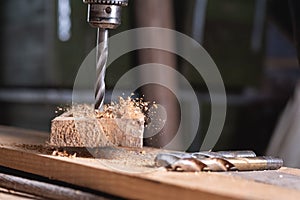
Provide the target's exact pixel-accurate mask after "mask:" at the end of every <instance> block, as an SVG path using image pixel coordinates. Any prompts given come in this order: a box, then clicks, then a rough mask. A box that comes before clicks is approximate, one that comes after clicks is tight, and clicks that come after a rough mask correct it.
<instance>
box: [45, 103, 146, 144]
mask: <svg viewBox="0 0 300 200" xmlns="http://www.w3.org/2000/svg"><path fill="white" fill-rule="evenodd" d="M144 121H145V119H144V114H143V113H142V111H141V109H140V108H139V107H138V106H136V103H135V102H134V101H132V100H131V99H127V100H124V99H120V102H119V103H118V104H111V105H105V107H104V109H103V111H98V110H94V108H93V107H92V106H89V105H76V106H73V107H72V108H71V109H70V110H69V111H67V112H65V113H63V114H62V115H60V116H58V117H56V118H54V119H53V120H52V122H51V134H50V142H49V145H51V146H58V147H103V146H125V147H142V146H143V132H144Z"/></svg>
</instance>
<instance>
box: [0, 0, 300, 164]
mask: <svg viewBox="0 0 300 200" xmlns="http://www.w3.org/2000/svg"><path fill="white" fill-rule="evenodd" d="M296 4H299V3H297V1H293V0H291V1H280V0H269V1H267V0H248V1H244V0H223V1H219V0H189V1H180V0H164V1H160V0H129V6H128V7H127V8H125V9H123V13H122V15H123V17H122V24H121V26H120V27H119V28H118V29H116V30H112V31H110V35H114V34H117V33H119V32H122V31H124V30H128V29H131V28H136V27H143V26H160V27H166V28H171V29H174V30H177V31H179V32H182V33H184V34H186V35H188V36H190V37H192V38H194V39H195V40H196V41H198V42H199V43H200V44H202V45H203V47H204V48H205V49H206V50H207V52H208V53H209V54H210V55H211V57H212V59H213V60H214V61H215V63H216V65H217V66H218V69H219V71H220V73H221V75H222V77H223V80H224V83H225V87H226V92H227V98H228V99H227V100H228V110H227V116H226V122H225V126H224V130H223V132H222V136H221V138H220V139H219V141H218V143H217V145H216V147H215V149H214V150H229V149H230V150H234V149H251V150H254V151H255V152H257V154H265V153H266V152H267V149H268V147H269V146H270V145H271V144H270V141H272V138H273V137H274V134H273V133H274V132H276V131H275V130H276V127H278V122H279V119H280V116H281V113H282V112H283V110H284V109H285V107H286V105H287V102H288V101H289V100H290V99H293V96H294V91H295V87H296V85H297V82H298V79H299V76H300V71H299V67H298V59H297V49H296V47H297V43H296V41H297V40H295V34H294V32H295V27H296V28H297V23H299V19H298V18H297V16H296V15H297V14H295V12H293V10H296V9H297V8H299V6H298V7H297V5H296ZM0 9H1V10H0V21H1V31H0V49H1V54H0V110H1V114H0V124H1V125H9V126H16V127H22V128H30V129H36V130H42V131H46V132H49V130H50V123H51V119H53V118H54V117H55V116H56V115H57V113H56V112H55V111H56V110H57V108H58V107H64V106H66V105H70V104H71V95H72V88H73V83H74V80H75V76H76V73H77V70H78V68H79V66H80V65H81V63H82V61H83V60H84V58H85V57H86V55H87V54H88V53H89V52H90V51H91V50H92V49H93V48H94V47H95V41H96V30H95V29H93V28H91V27H90V26H89V25H88V23H87V22H86V13H87V6H86V5H85V4H83V3H82V1H81V0H53V1H46V0H44V1H41V0H21V1H20V0H10V1H1V2H0ZM110 51H113V49H110ZM147 53H149V52H147V51H145V52H132V53H129V54H126V55H124V56H122V57H121V58H119V59H118V60H117V61H115V62H114V63H113V64H112V66H111V67H110V68H109V70H108V72H107V75H106V84H107V89H108V93H109V90H110V89H112V87H113V86H114V84H115V83H116V82H117V81H118V79H119V78H120V77H121V76H122V75H123V74H124V73H125V72H126V71H128V70H129V69H130V66H135V65H136V64H138V63H139V64H140V63H146V62H147V61H149V60H147V57H146V58H145V56H143V55H145V54H147ZM150 53H151V52H150ZM143 58H145V59H143ZM168 59H169V58H168ZM168 59H163V60H164V61H166V60H168ZM170 60H171V61H170V62H172V63H173V65H174V66H176V67H175V68H176V69H177V70H178V71H180V72H181V73H182V74H184V75H185V77H186V78H187V79H188V80H189V81H190V83H191V84H192V86H193V88H194V89H195V91H196V92H197V95H198V98H199V102H200V105H199V106H200V110H201V121H200V122H199V125H200V131H199V134H198V137H197V138H196V139H195V141H194V143H193V144H192V145H191V147H190V150H191V151H193V150H197V148H199V143H200V142H199V141H201V138H203V133H205V132H206V130H207V126H208V124H209V119H210V100H209V98H208V93H207V88H206V86H205V83H204V82H203V80H202V78H201V76H200V75H199V74H197V73H195V70H193V68H192V67H191V66H189V64H188V63H187V62H186V61H185V60H184V59H182V58H179V57H174V56H173V58H170ZM164 61H163V62H164ZM166 64H168V62H167V61H166ZM154 87H155V86H154ZM163 93H165V92H163ZM154 100H155V98H154ZM191 116H192V115H191ZM289 119H290V120H295V121H296V122H297V117H291V118H289ZM299 119H300V118H299ZM191 120H192V117H191ZM288 122H290V121H289V120H288ZM288 122H285V123H288ZM278 134H279V133H278ZM282 134H284V133H281V135H282ZM272 136H273V137H272ZM281 140H282V139H281ZM298 141H299V142H300V138H299V140H298ZM276 144H280V142H279V143H278V142H277V143H276ZM271 146H272V145H271ZM273 146H274V145H273ZM275 146H276V145H275ZM274 149H275V150H274ZM278 149H280V145H279V146H278V145H277V149H276V148H273V150H272V151H269V153H273V154H278V155H280V156H283V157H284V156H285V154H288V152H285V153H283V154H281V153H280V152H279V150H278ZM287 165H291V166H298V167H300V164H299V165H298V163H291V164H289V163H287Z"/></svg>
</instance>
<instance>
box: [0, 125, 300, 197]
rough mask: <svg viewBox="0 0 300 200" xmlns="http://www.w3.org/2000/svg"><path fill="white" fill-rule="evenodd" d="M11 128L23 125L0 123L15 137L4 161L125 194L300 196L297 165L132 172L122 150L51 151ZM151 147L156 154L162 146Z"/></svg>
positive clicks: (2, 150) (5, 147)
mask: <svg viewBox="0 0 300 200" xmlns="http://www.w3.org/2000/svg"><path fill="white" fill-rule="evenodd" d="M7 129H9V131H7ZM8 132H15V133H19V130H18V129H15V128H7V127H0V141H1V142H2V138H6V140H5V141H10V142H11V143H10V144H8V143H6V144H2V145H0V165H2V166H6V167H9V168H14V169H18V170H22V171H26V172H29V173H34V174H38V175H42V176H46V177H49V178H51V179H56V180H61V181H65V182H68V183H72V184H75V185H79V186H83V187H88V188H91V189H95V190H99V191H102V192H105V193H109V194H113V195H117V196H120V197H124V198H130V199H212V200H216V199H300V188H299V185H300V170H298V169H291V168H285V167H284V168H282V169H280V170H276V171H260V172H243V173H241V172H230V173H206V172H201V173H178V172H166V171H164V170H160V169H155V168H153V166H152V165H151V164H147V165H141V166H137V167H139V168H140V169H144V172H143V173H137V172H133V171H129V170H128V169H127V168H126V166H125V163H122V164H120V163H119V167H120V165H124V166H122V168H118V167H117V166H118V155H116V157H115V158H113V157H110V159H105V158H97V159H95V158H94V159H93V158H77V157H76V158H72V157H59V156H51V155H47V154H45V153H42V152H41V151H39V150H36V149H34V148H32V149H29V148H24V146H22V145H18V144H16V143H15V142H13V140H14V139H13V138H12V139H10V140H8V139H7V138H8V137H9V136H7V135H6V134H5V133H8ZM21 132H22V134H20V135H19V138H27V140H29V139H28V134H29V135H30V134H31V132H30V131H28V132H27V134H26V132H25V131H21ZM3 133H4V134H3ZM3 135H6V136H3ZM31 135H32V134H31ZM46 139H47V135H45V137H44V138H42V137H40V142H41V144H43V142H44V141H45V140H46ZM19 141H21V140H19ZM1 142H0V143H1ZM125 150H126V149H125ZM125 150H124V152H123V153H124V155H125V152H126V151H125ZM143 151H145V152H143ZM153 151H154V153H155V151H156V153H157V152H159V151H161V150H153ZM105 152H106V151H105V150H104V153H105ZM151 152H152V150H151V149H145V150H141V152H137V151H131V153H130V154H129V155H128V158H127V159H126V160H127V163H128V165H127V167H128V168H131V167H132V166H135V165H136V164H135V163H136V158H137V157H140V159H141V160H142V159H145V160H148V159H150V158H151V157H148V154H150V153H151ZM124 155H122V157H123V156H124ZM132 156H136V157H132ZM110 163H115V164H116V165H115V167H112V165H109V164H110ZM141 163H142V162H141Z"/></svg>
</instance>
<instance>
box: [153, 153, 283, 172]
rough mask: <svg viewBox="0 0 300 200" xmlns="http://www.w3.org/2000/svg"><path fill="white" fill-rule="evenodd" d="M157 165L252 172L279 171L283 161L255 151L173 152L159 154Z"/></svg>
mask: <svg viewBox="0 0 300 200" xmlns="http://www.w3.org/2000/svg"><path fill="white" fill-rule="evenodd" d="M155 165H156V166H157V167H165V168H166V169H167V170H169V171H182V172H199V171H251V170H275V169H279V168H280V167H282V165H283V160H282V159H280V158H275V157H270V156H258V157H257V156H256V154H255V153H254V152H253V151H218V152H212V151H203V152H195V153H180V152H171V153H160V154H158V155H157V156H156V158H155Z"/></svg>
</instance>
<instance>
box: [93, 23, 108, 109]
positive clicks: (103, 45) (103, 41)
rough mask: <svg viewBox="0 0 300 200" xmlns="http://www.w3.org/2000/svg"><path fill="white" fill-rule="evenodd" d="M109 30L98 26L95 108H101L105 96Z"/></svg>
mask: <svg viewBox="0 0 300 200" xmlns="http://www.w3.org/2000/svg"><path fill="white" fill-rule="evenodd" d="M107 40H108V30H107V29H102V28H98V31H97V50H96V83H95V109H101V107H102V105H103V102H104V97H105V82H104V78H105V71H106V63H107V56H108V42H107Z"/></svg>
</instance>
